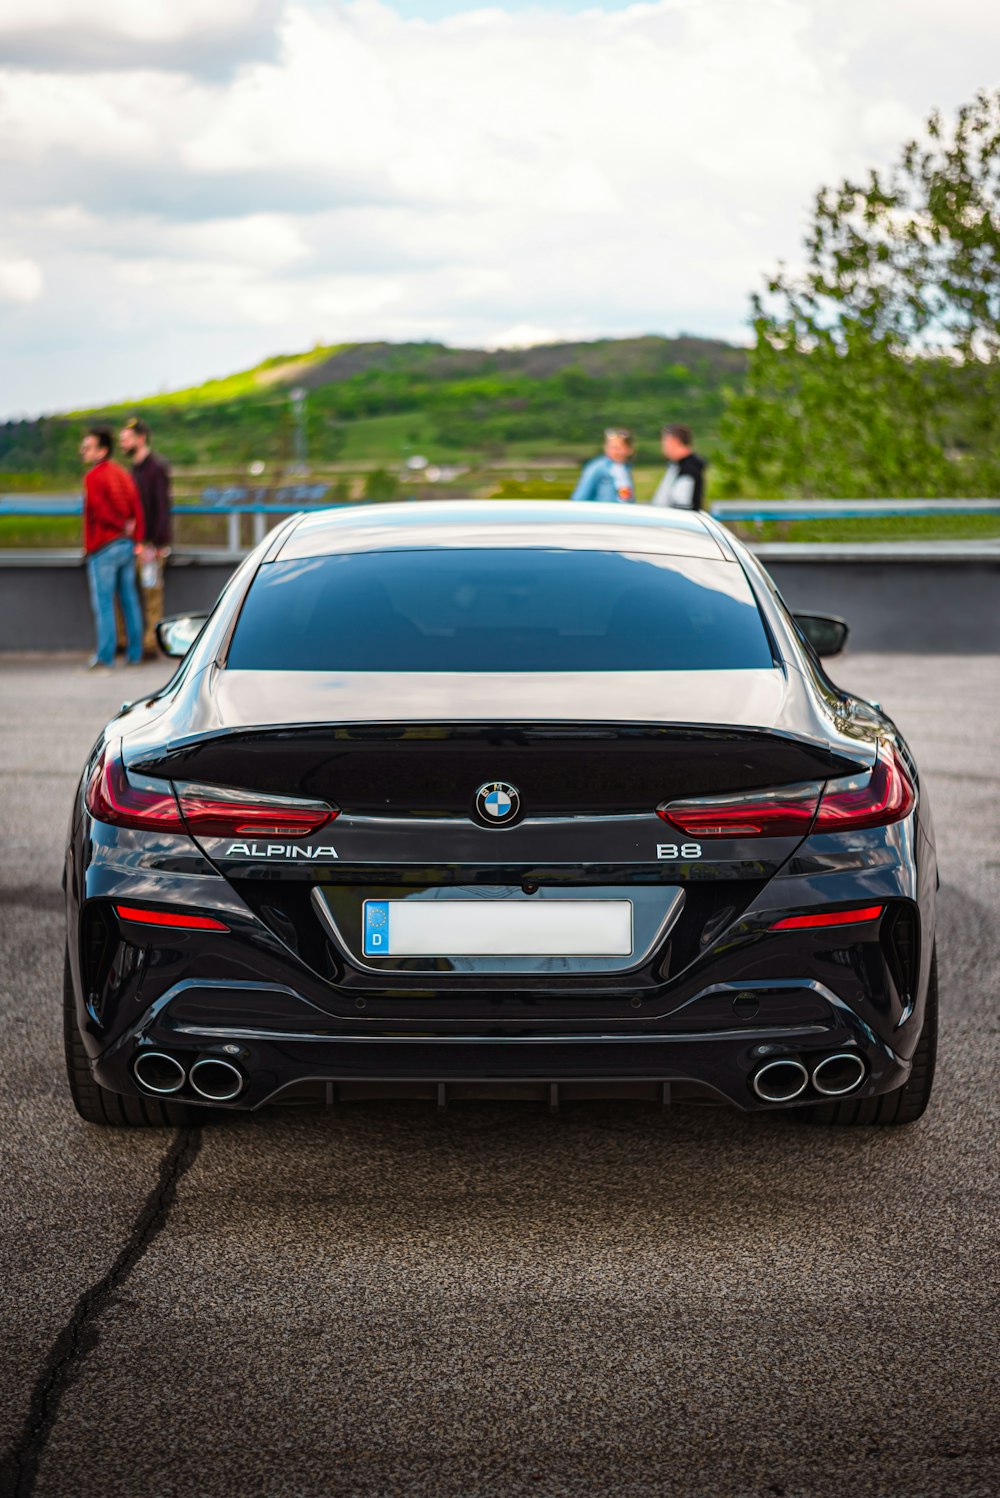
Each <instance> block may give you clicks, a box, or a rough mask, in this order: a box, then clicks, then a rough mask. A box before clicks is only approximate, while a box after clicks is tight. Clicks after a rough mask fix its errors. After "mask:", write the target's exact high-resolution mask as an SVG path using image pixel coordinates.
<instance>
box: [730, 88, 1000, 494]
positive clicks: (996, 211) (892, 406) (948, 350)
mask: <svg viewBox="0 0 1000 1498" xmlns="http://www.w3.org/2000/svg"><path fill="white" fill-rule="evenodd" d="M805 250H806V263H805V268H804V269H803V270H801V271H799V272H790V271H787V270H785V269H784V268H781V269H779V271H778V273H777V274H776V275H775V276H774V277H773V278H772V279H771V280H770V281H769V282H768V285H767V290H766V294H765V295H763V296H761V295H757V296H754V298H753V301H752V308H753V327H754V332H755V334H756V344H755V347H754V348H753V350H752V352H751V355H750V363H749V369H748V375H747V383H746V387H745V390H744V391H743V392H742V393H740V394H738V395H736V396H734V397H733V398H732V399H731V401H730V404H729V409H728V412H727V416H726V419H725V424H724V435H725V438H726V442H727V446H728V447H729V449H730V452H731V454H732V457H731V461H732V463H733V464H734V466H735V467H736V468H737V470H738V472H739V474H740V478H741V481H742V482H743V484H744V486H747V485H752V486H754V487H755V488H756V489H757V491H758V492H759V493H761V494H764V493H767V492H778V493H781V492H785V493H787V492H790V491H791V492H799V493H811V494H820V495H822V494H829V495H840V496H858V497H863V496H869V495H884V496H891V495H896V496H900V497H913V496H920V495H935V494H937V495H941V494H956V495H970V494H980V495H991V494H996V493H997V492H998V490H997V485H998V482H1000V440H998V439H1000V91H997V92H994V93H991V94H990V93H980V94H978V95H977V96H976V98H975V99H974V100H973V102H972V103H971V104H967V105H965V106H964V107H963V108H962V109H961V110H960V111H959V113H958V115H957V118H956V119H955V121H954V123H953V124H951V125H946V124H945V123H944V122H943V121H942V119H941V117H940V115H938V114H932V115H931V117H930V119H929V120H928V122H927V126H926V138H925V139H924V140H922V141H920V142H918V141H911V142H910V143H909V144H908V145H906V146H905V147H904V148H903V150H902V152H901V155H900V157H899V160H898V162H897V163H896V165H895V166H894V167H893V168H892V169H891V170H890V171H889V172H888V173H887V174H885V175H882V174H880V173H878V172H877V171H871V172H870V173H869V174H868V177H867V179H866V180H864V181H861V182H852V181H844V182H842V183H840V185H839V186H837V187H833V188H824V189H823V190H822V191H820V192H819V193H818V195H817V197H816V200H815V205H814V210H813V217H812V224H811V228H810V230H809V232H808V234H807V236H806V241H805Z"/></svg>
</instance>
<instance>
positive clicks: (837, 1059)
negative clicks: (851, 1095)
mask: <svg viewBox="0 0 1000 1498" xmlns="http://www.w3.org/2000/svg"><path fill="white" fill-rule="evenodd" d="M864 1079H865V1063H864V1062H863V1061H862V1059H861V1057H860V1056H859V1055H858V1054H857V1052H856V1051H838V1052H837V1053H836V1055H834V1056H824V1058H823V1060H822V1061H820V1062H819V1063H818V1064H817V1065H816V1066H814V1067H813V1074H812V1084H813V1086H814V1087H815V1089H816V1091H817V1092H821V1093H822V1094H823V1096H824V1097H842V1096H843V1095H844V1093H846V1092H853V1091H854V1089H855V1088H856V1087H860V1086H861V1083H862V1082H863V1081H864Z"/></svg>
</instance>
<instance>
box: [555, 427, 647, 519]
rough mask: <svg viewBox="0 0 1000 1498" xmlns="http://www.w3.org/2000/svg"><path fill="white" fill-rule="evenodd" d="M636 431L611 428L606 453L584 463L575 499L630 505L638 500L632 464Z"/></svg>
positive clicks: (605, 447)
mask: <svg viewBox="0 0 1000 1498" xmlns="http://www.w3.org/2000/svg"><path fill="white" fill-rule="evenodd" d="M631 457H632V433H631V432H630V431H628V430H627V429H626V428H625V427H608V430H607V431H606V432H605V433H604V453H603V456H602V457H600V458H591V460H590V462H589V463H587V464H585V465H584V469H583V472H582V473H581V475H580V482H579V483H578V484H577V486H576V488H575V489H574V490H573V493H572V495H571V496H570V497H571V498H572V499H576V500H596V501H597V502H598V503H599V504H616V505H630V504H634V502H635V484H634V483H633V481H632V469H631V467H630V466H629V465H630V460H631Z"/></svg>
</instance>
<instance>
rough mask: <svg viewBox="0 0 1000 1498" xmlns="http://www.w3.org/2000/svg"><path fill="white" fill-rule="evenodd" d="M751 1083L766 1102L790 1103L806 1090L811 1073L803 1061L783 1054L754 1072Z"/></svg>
mask: <svg viewBox="0 0 1000 1498" xmlns="http://www.w3.org/2000/svg"><path fill="white" fill-rule="evenodd" d="M751 1085H752V1087H753V1090H754V1092H755V1093H756V1094H757V1096H758V1097H759V1098H762V1099H763V1101H764V1102H765V1103H790V1102H791V1101H792V1100H793V1098H797V1097H801V1095H802V1093H803V1092H805V1090H806V1088H807V1087H808V1085H809V1073H808V1072H807V1071H806V1069H805V1067H804V1066H803V1065H802V1062H801V1061H796V1060H795V1059H794V1057H792V1056H782V1057H781V1058H780V1060H778V1061H768V1062H767V1063H766V1064H765V1065H764V1066H762V1067H761V1068H760V1069H759V1070H758V1071H756V1072H754V1075H753V1080H752V1083H751Z"/></svg>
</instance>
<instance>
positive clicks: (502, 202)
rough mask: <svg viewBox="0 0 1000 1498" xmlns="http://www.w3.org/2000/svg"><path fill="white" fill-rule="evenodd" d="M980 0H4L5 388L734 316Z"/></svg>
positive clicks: (966, 92) (957, 49)
mask: <svg viewBox="0 0 1000 1498" xmlns="http://www.w3.org/2000/svg"><path fill="white" fill-rule="evenodd" d="M998 42H1000V10H998V7H997V6H996V4H995V0H949V3H948V4H943V3H942V0H657V3H649V4H638V5H637V4H631V5H625V4H616V3H614V0H604V3H602V4H600V5H587V4H585V3H583V0H579V3H578V0H537V3H532V4H526V3H521V0H506V3H505V4H503V5H491V6H490V7H489V8H477V7H476V6H474V5H469V4H460V3H458V0H351V3H338V0H210V3H206V0H30V3H29V0H0V415H10V414H13V413H22V412H32V413H33V412H37V411H40V410H53V409H58V408H60V407H66V406H68V405H74V404H83V403H90V402H96V401H100V400H105V399H113V398H125V397H128V396H132V395H141V394H144V393H151V392H154V391H157V390H160V389H167V388H171V387H177V386H180V385H184V384H188V383H192V382H195V381H198V380H201V379H203V378H206V377H208V376H211V375H221V374H225V373H228V372H230V371H232V370H234V369H237V368H240V367H243V366H245V365H247V364H250V363H255V362H256V361H257V360H259V359H261V358H263V357H265V356H267V355H269V354H272V353H277V352H282V351H292V350H296V349H301V348H305V347H309V346H310V345H312V344H313V343H316V342H324V343H328V342H339V341H343V340H353V339H361V338H393V339H403V338H424V337H432V338H438V339H441V340H443V341H445V342H448V343H453V344H463V343H475V344H483V343H489V344H504V343H519V342H520V343H526V342H538V341H540V340H547V339H549V338H556V337H563V336H597V335H600V334H620V333H634V332H666V333H670V332H678V331H687V332H696V333H705V334H717V335H721V336H724V337H732V338H739V337H742V336H745V326H744V319H745V316H746V306H747V296H748V292H749V291H750V289H751V288H753V287H755V286H756V285H757V284H758V283H759V280H760V277H761V276H762V274H764V273H765V272H766V271H767V269H768V268H769V267H770V266H772V265H773V264H774V263H775V262H776V261H777V260H778V259H779V258H783V259H785V260H789V261H793V262H794V260H795V258H796V256H797V254H798V251H799V245H800V242H801V235H802V229H803V225H804V222H805V216H806V213H807V211H808V205H809V201H810V198H811V196H812V194H813V193H814V191H815V190H816V188H817V187H819V186H820V185H822V184H823V183H826V182H830V181H834V180H836V179H838V178H839V177H840V176H842V175H843V174H845V173H848V172H851V171H860V170H862V169H863V168H864V167H866V166H868V165H877V164H880V163H885V162H887V161H889V160H890V159H891V158H892V157H893V156H894V154H895V152H896V149H897V147H898V144H899V143H900V142H901V141H902V140H903V139H904V138H906V137H907V136H909V135H911V134H913V133H915V132H917V131H918V130H919V128H920V124H921V121H922V120H923V119H924V117H925V116H926V114H927V113H928V111H929V110H930V109H931V108H932V107H933V106H935V105H936V106H939V107H941V108H942V109H944V110H946V111H951V110H953V109H954V108H955V107H956V106H957V105H958V104H959V103H961V102H962V101H963V100H965V99H966V98H968V97H970V96H971V95H972V94H973V93H974V92H975V90H976V89H977V88H979V87H982V86H987V85H994V84H996V83H997V82H998V81H1000V78H998V76H997V75H998V71H1000V69H998V60H1000V47H998Z"/></svg>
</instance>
